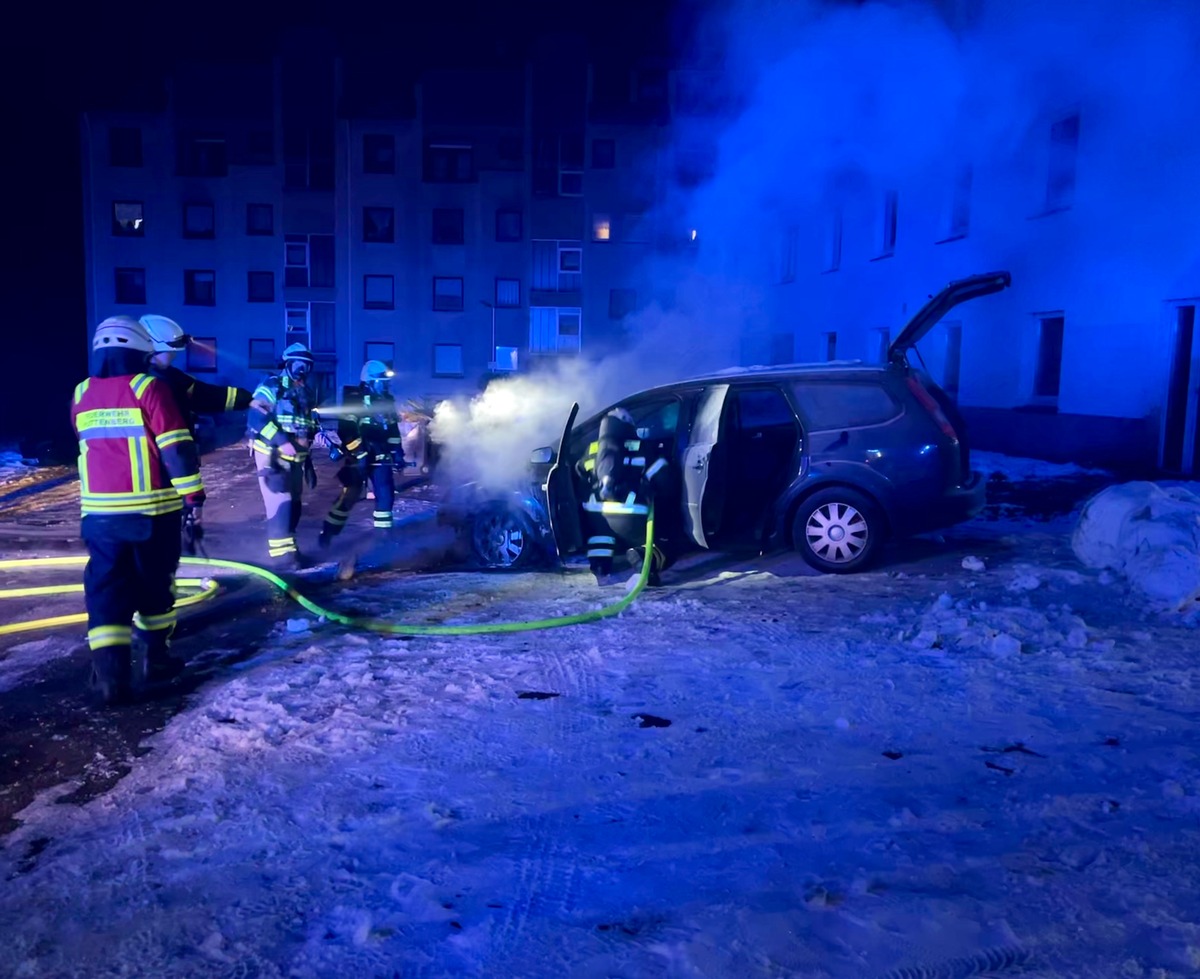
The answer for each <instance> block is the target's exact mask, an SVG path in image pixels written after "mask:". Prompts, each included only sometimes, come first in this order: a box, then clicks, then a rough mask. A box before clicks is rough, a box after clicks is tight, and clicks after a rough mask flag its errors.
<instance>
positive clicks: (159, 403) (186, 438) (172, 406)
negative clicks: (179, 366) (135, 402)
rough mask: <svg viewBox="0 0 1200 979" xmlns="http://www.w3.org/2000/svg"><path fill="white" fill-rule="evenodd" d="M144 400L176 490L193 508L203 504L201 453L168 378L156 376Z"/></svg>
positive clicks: (146, 414)
mask: <svg viewBox="0 0 1200 979" xmlns="http://www.w3.org/2000/svg"><path fill="white" fill-rule="evenodd" d="M141 402H142V405H143V407H144V415H143V417H144V418H145V420H146V428H147V429H148V430H149V432H150V434H151V435H153V437H154V444H155V445H157V446H158V451H159V453H160V455H161V456H162V462H163V467H164V468H165V469H166V470H167V475H168V476H169V477H170V479H171V485H172V486H173V487H174V488H175V492H177V493H178V494H179V495H180V496H182V497H183V502H184V504H185V505H186V506H188V507H189V508H198V507H200V506H202V505H203V503H204V500H205V493H204V481H203V480H202V479H201V478H200V453H199V452H198V451H197V449H196V442H195V440H194V439H193V438H192V433H191V432H190V431H189V430H188V426H187V422H186V420H185V419H184V417H183V412H182V411H181V410H180V408H179V405H178V404H176V402H175V397H174V395H173V394H172V393H171V388H170V386H169V385H168V384H167V382H166V381H162V380H159V379H157V378H155V379H152V380H151V381H150V383H149V384H148V385H147V387H146V390H145V392H144V393H143V395H142V397H141Z"/></svg>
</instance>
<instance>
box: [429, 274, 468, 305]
mask: <svg viewBox="0 0 1200 979" xmlns="http://www.w3.org/2000/svg"><path fill="white" fill-rule="evenodd" d="M439 282H457V283H458V305H457V306H439V305H438V288H437V287H438V283H439ZM432 303H433V311H434V312H435V313H461V312H462V311H463V310H464V309H465V308H466V283H465V282H464V281H463V277H462V276H461V275H435V276H434V277H433V295H432Z"/></svg>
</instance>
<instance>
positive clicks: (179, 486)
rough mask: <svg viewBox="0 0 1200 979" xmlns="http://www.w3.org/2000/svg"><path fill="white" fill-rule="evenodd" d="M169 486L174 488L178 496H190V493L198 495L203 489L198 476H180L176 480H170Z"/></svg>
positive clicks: (202, 482)
mask: <svg viewBox="0 0 1200 979" xmlns="http://www.w3.org/2000/svg"><path fill="white" fill-rule="evenodd" d="M171 485H172V486H174V487H175V492H176V493H178V494H179V495H180V496H190V495H191V494H192V493H199V492H200V491H201V490H202V489H204V481H203V480H202V479H201V478H200V474H199V473H196V475H195V476H180V477H179V478H178V479H172V480H171Z"/></svg>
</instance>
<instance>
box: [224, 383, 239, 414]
mask: <svg viewBox="0 0 1200 979" xmlns="http://www.w3.org/2000/svg"><path fill="white" fill-rule="evenodd" d="M235 404H237V388H226V389H225V410H226V411H232V410H233V406H234V405H235Z"/></svg>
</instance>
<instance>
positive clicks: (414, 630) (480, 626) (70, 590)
mask: <svg viewBox="0 0 1200 979" xmlns="http://www.w3.org/2000/svg"><path fill="white" fill-rule="evenodd" d="M653 553H654V509H653V507H651V508H650V513H649V514H648V515H647V517H646V547H645V556H644V558H643V560H642V568H641V573H640V574H639V575H638V577H637V579H636V581H635V582H634V586H633V587H632V588H631V589H629V591H627V592H626V593H625V595H624V596H623V597H622V598H621V599H620V600H618V601H616V602H613V603H612V604H610V605H605V606H602V607H601V608H598V609H590V610H588V611H586V612H577V613H574V614H572V615H560V616H556V617H553V618H546V619H533V620H530V621H527V622H480V623H476V624H471V625H440V624H424V623H408V622H388V621H386V620H384V619H373V618H368V617H365V616H354V615H344V614H342V613H341V612H337V611H335V610H333V609H328V608H325V607H324V606H322V605H319V604H318V603H316V602H314V601H313V600H312V599H310V598H307V597H306V596H304V595H303V594H301V593H300V592H299V591H298V590H297V589H296V587H295V586H294V585H293V584H291V583H289V582H288V581H285V580H284V579H283V578H281V577H279V575H277V574H275V573H274V572H272V571H268V570H267V569H266V568H260V567H258V566H257V565H255V564H247V563H245V562H243V561H228V560H224V559H222V558H212V557H184V558H181V559H180V563H181V564H185V565H189V566H199V567H204V568H224V569H227V570H230V571H234V572H240V573H241V574H243V575H251V576H253V577H256V578H259V579H261V580H263V581H265V582H267V583H268V584H271V585H273V586H274V587H276V588H278V589H279V590H280V591H282V592H283V593H284V594H285V595H287V596H288V597H289V598H290V599H292V601H294V602H296V604H298V605H299V606H300V607H301V608H303V609H305V610H306V611H308V612H311V613H312V614H313V615H316V616H318V617H321V618H324V619H325V620H326V621H328V622H336V623H337V624H338V625H342V626H346V627H347V628H350V629H359V630H363V631H366V632H377V633H382V634H384V635H393V636H483V635H495V634H498V633H508V632H531V631H534V630H538V629H557V628H561V627H563V626H569V625H583V624H585V623H588V622H598V621H599V620H600V619H606V618H609V617H611V616H614V615H620V614H621V613H622V612H624V611H625V609H627V608H629V606H630V605H632V604H633V602H634V601H635V600H636V599H637V597H638V595H640V594H641V593H642V590H643V589H644V588H645V587H646V583H647V582H648V581H649V580H650V569H651V566H652V564H653ZM87 560H88V559H87V557H86V556H83V555H79V556H71V557H51V558H17V559H12V560H4V561H0V571H23V570H36V569H44V568H53V567H81V566H83V565H84V564H86V563H87ZM175 584H176V585H177V586H182V587H185V588H197V589H198V591H196V592H194V593H192V594H189V595H185V596H184V597H182V598H180V599H178V600H177V601H176V602H175V607H176V608H186V607H189V606H192V605H195V604H197V603H198V602H202V601H204V600H206V599H209V598H212V597H213V596H214V595H216V593H217V590H218V587H219V586H218V583H217V582H216V581H215V580H214V579H212V578H176V579H175ZM82 591H83V585H81V584H70V585H39V586H36V587H33V588H9V589H0V599H4V598H34V597H37V596H49V595H65V594H77V593H81V592H82ZM86 621H87V613H86V612H78V613H73V614H70V615H58V616H52V617H49V618H42V619H29V620H25V621H21V622H12V623H7V624H4V625H0V636H6V635H12V634H13V633H17V632H30V631H35V630H39V629H49V628H53V627H55V626H60V625H73V624H76V623H82V622H86Z"/></svg>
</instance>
